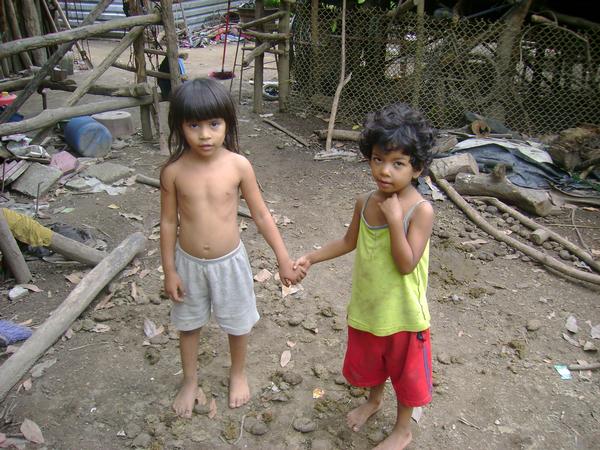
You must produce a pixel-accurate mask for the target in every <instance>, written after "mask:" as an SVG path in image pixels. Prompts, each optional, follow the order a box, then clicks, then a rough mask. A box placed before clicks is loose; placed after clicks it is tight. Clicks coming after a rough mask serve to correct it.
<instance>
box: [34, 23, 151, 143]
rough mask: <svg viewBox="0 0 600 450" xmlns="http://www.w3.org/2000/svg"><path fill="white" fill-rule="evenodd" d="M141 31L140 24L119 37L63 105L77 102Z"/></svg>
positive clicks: (41, 134)
mask: <svg viewBox="0 0 600 450" xmlns="http://www.w3.org/2000/svg"><path fill="white" fill-rule="evenodd" d="M143 32H144V27H141V26H140V27H135V28H133V29H132V30H131V31H130V32H129V33H127V34H126V35H125V36H123V39H121V42H119V44H118V45H117V46H116V47H115V48H113V49H112V51H111V52H110V53H109V54H108V56H107V57H106V58H105V59H104V61H102V63H101V64H100V65H99V66H98V67H96V68H95V69H94V70H93V71H92V72H91V73H90V74H89V75H88V77H87V78H86V79H85V81H84V82H83V83H81V84H80V85H79V86H78V87H77V89H75V92H73V93H72V94H71V96H70V97H69V98H68V99H67V101H66V102H65V104H64V106H63V107H69V106H73V105H75V104H77V102H78V101H79V100H80V99H81V97H83V96H84V95H85V94H86V92H87V91H88V90H89V88H90V87H91V86H92V85H93V84H94V82H95V81H96V80H97V79H98V78H100V76H101V75H103V74H104V72H106V70H107V69H108V68H109V67H110V66H111V64H112V63H113V62H115V61H116V60H117V58H118V57H119V55H120V54H121V53H123V52H124V51H125V50H126V49H127V48H129V46H130V45H131V43H132V42H133V41H134V39H137V38H138V36H140V35H142V34H143ZM53 125H54V124H52V125H51V127H52V126H53ZM51 127H49V128H44V129H43V130H41V131H40V132H38V133H37V134H36V135H35V137H34V138H33V141H32V142H33V143H40V142H41V141H42V139H44V137H45V136H46V135H47V134H48V132H49V131H50V130H51Z"/></svg>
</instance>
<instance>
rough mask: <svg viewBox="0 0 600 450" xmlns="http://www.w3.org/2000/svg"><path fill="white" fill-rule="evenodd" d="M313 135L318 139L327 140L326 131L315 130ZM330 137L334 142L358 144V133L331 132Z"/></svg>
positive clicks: (349, 131)
mask: <svg viewBox="0 0 600 450" xmlns="http://www.w3.org/2000/svg"><path fill="white" fill-rule="evenodd" d="M315 134H316V135H317V137H318V138H319V139H327V130H315ZM331 137H332V138H333V139H335V140H336V141H354V142H360V131H352V130H333V131H332V132H331Z"/></svg>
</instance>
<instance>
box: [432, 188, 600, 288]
mask: <svg viewBox="0 0 600 450" xmlns="http://www.w3.org/2000/svg"><path fill="white" fill-rule="evenodd" d="M435 182H436V183H437V184H438V186H439V187H440V188H442V190H443V191H444V192H445V193H446V195H447V196H448V197H449V198H450V199H451V200H452V201H453V202H454V203H455V204H456V206H458V207H459V208H460V209H461V210H462V211H463V212H464V213H465V214H466V215H467V217H468V218H469V219H471V221H473V222H474V223H475V224H476V225H477V226H478V227H479V228H481V229H482V230H483V231H485V232H486V233H487V234H489V235H490V236H493V237H494V238H495V239H496V240H498V241H501V242H504V243H506V244H508V245H510V246H511V247H513V248H516V249H517V250H519V251H520V252H522V253H524V254H525V255H527V256H529V257H530V258H532V259H534V260H536V261H538V262H539V263H541V264H543V265H545V266H548V267H550V268H552V269H554V270H557V271H558V272H560V273H563V274H565V275H568V276H570V277H573V278H576V279H578V280H582V281H587V282H589V283H594V284H600V275H596V274H593V273H589V272H584V271H582V270H577V269H575V268H573V267H570V266H567V265H566V264H563V263H562V262H560V261H558V260H557V259H555V258H552V257H551V256H548V255H546V254H545V253H542V252H540V251H539V250H536V249H534V248H532V247H530V246H529V245H527V244H524V243H522V242H520V241H518V240H516V239H514V238H512V237H510V236H508V235H506V234H504V233H502V232H501V231H499V230H498V229H497V228H496V227H495V226H494V225H491V224H490V223H488V222H487V221H486V220H485V219H484V218H483V217H482V216H481V215H480V214H479V213H478V212H477V211H476V210H475V209H474V208H473V207H472V206H471V205H469V204H468V203H467V202H466V200H465V199H464V198H462V197H461V195H460V194H459V193H458V192H457V191H456V190H455V189H454V188H453V187H452V186H451V185H450V183H449V182H448V181H446V180H442V179H440V180H438V179H436V180H435Z"/></svg>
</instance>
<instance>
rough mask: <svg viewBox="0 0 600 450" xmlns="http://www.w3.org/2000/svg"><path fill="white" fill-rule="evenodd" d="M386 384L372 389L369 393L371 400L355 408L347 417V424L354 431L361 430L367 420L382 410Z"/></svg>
mask: <svg viewBox="0 0 600 450" xmlns="http://www.w3.org/2000/svg"><path fill="white" fill-rule="evenodd" d="M384 388H385V383H382V384H380V385H378V386H375V387H372V388H371V390H370V391H369V398H368V399H367V401H366V402H365V403H363V404H362V405H360V406H359V407H358V408H354V409H353V410H352V411H350V412H349V413H348V415H347V416H346V423H347V424H348V426H349V427H350V428H351V429H352V431H358V430H360V427H362V426H363V425H364V424H365V422H366V421H367V419H368V418H369V417H371V416H372V415H373V414H375V413H376V412H377V411H379V410H380V409H381V406H382V404H383V389H384Z"/></svg>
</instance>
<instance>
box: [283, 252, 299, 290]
mask: <svg viewBox="0 0 600 450" xmlns="http://www.w3.org/2000/svg"><path fill="white" fill-rule="evenodd" d="M293 266H294V262H293V261H292V260H291V259H290V260H289V261H287V262H286V263H284V264H280V265H279V279H280V280H281V282H282V283H283V285H284V286H287V287H289V286H291V285H292V284H296V283H297V282H298V281H297V278H298V274H297V273H296V271H295V270H294V267H293ZM301 279H302V278H301Z"/></svg>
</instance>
